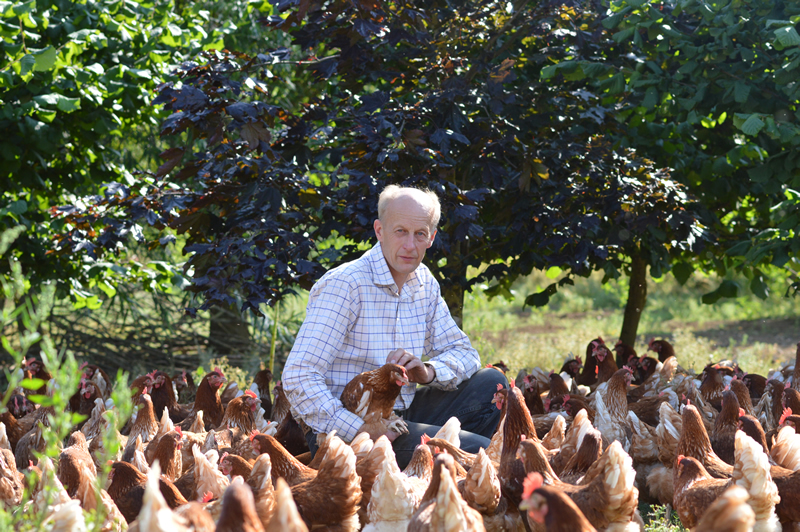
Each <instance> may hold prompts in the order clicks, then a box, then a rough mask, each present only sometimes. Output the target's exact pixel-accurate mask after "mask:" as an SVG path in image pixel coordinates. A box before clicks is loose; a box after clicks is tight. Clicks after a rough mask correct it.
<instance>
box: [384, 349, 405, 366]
mask: <svg viewBox="0 0 800 532" xmlns="http://www.w3.org/2000/svg"><path fill="white" fill-rule="evenodd" d="M405 352H406V350H405V349H402V348H401V349H395V350H394V351H390V352H389V356H388V357H386V363H387V364H399V362H398V360H400V358H401V357H402V356H403V353H405Z"/></svg>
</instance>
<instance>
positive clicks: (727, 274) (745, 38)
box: [547, 0, 800, 303]
mask: <svg viewBox="0 0 800 532" xmlns="http://www.w3.org/2000/svg"><path fill="white" fill-rule="evenodd" d="M611 8H612V10H611V14H610V16H608V17H607V18H605V20H603V21H602V24H603V27H604V28H607V29H609V30H611V31H613V32H614V34H613V40H614V42H615V43H616V48H615V49H614V50H613V53H612V52H611V50H609V52H608V53H606V54H604V55H603V56H602V61H599V60H596V59H581V58H570V59H569V60H568V61H563V62H560V63H558V64H557V65H554V67H553V68H551V69H550V70H549V71H548V72H547V74H549V75H552V76H553V77H552V79H553V81H557V80H559V79H561V78H562V76H563V77H565V78H569V79H586V80H589V81H590V82H591V86H592V90H593V91H595V92H597V93H598V94H599V95H601V96H602V98H603V102H604V105H605V106H607V107H612V106H614V107H616V108H617V109H619V111H617V112H616V113H615V120H617V121H618V122H619V124H620V126H621V127H618V128H614V129H613V130H611V131H610V133H611V134H613V138H614V139H615V141H616V142H617V143H618V145H620V146H624V147H632V148H635V149H636V150H637V152H638V153H640V154H642V155H644V156H646V157H648V158H650V159H652V160H653V161H655V163H656V165H657V166H666V167H670V168H673V172H672V173H673V176H674V178H675V179H676V180H677V181H679V182H681V183H684V184H685V185H687V186H688V187H689V191H690V192H691V193H693V194H694V195H696V196H697V197H698V198H699V200H700V202H701V204H702V206H703V207H704V212H703V213H702V217H703V219H704V220H706V223H707V224H708V225H709V226H710V228H711V229H712V230H713V232H714V233H715V234H717V235H718V237H719V247H718V248H717V249H716V251H715V253H714V255H713V256H712V258H709V257H706V256H703V257H695V258H694V259H693V260H691V261H682V262H681V263H680V265H681V268H680V275H678V276H677V277H678V278H679V280H682V279H686V278H687V275H686V274H687V273H688V272H690V271H691V270H692V269H694V268H700V269H703V270H706V271H717V272H718V273H719V274H720V275H721V276H722V277H723V282H722V284H721V285H720V287H719V288H718V289H716V290H715V291H713V292H711V293H709V294H706V295H705V296H704V298H703V300H704V302H707V303H713V302H714V301H716V300H718V299H719V298H720V297H735V296H736V295H738V294H739V293H740V290H739V286H738V285H737V283H736V282H734V280H733V279H732V278H731V274H732V273H733V272H735V271H739V272H742V273H744V274H745V275H746V276H747V278H748V279H749V280H750V283H749V285H750V289H751V291H752V292H753V293H754V294H756V295H757V296H758V297H760V298H766V297H767V296H768V288H767V284H766V282H765V275H766V274H765V272H764V271H763V267H764V266H765V265H775V266H778V267H784V268H787V269H788V271H789V272H790V276H791V278H793V279H794V281H795V282H794V284H793V285H792V286H793V288H794V290H795V291H796V290H797V289H798V288H800V283H798V280H800V277H798V275H797V268H798V262H797V261H798V256H800V255H799V254H800V241H799V240H798V239H797V235H796V227H797V226H798V222H800V204H798V198H799V197H800V195H798V192H797V190H798V189H800V167H799V166H798V165H799V164H800V159H798V157H797V150H796V147H797V145H798V143H800V127H799V126H798V124H797V118H800V114H798V113H799V112H800V109H798V101H799V100H798V87H797V85H796V83H795V79H796V75H795V74H796V73H795V69H796V68H797V67H798V65H800V36H798V33H797V30H796V28H795V25H796V24H797V22H798V20H799V19H800V6H798V5H797V4H795V3H791V2H777V3H776V2H768V1H765V0H763V1H761V0H759V1H755V2H718V3H711V4H709V3H707V2H701V1H696V0H681V1H678V2H672V1H668V2H641V1H638V0H621V1H618V2H613V3H612V5H611ZM792 264H794V267H793V268H792ZM787 293H788V292H787Z"/></svg>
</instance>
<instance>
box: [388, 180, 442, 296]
mask: <svg viewBox="0 0 800 532" xmlns="http://www.w3.org/2000/svg"><path fill="white" fill-rule="evenodd" d="M430 223H431V217H430V213H429V211H428V209H426V206H425V205H424V204H422V203H420V202H418V201H417V200H416V199H414V198H413V197H410V196H400V197H399V198H396V199H395V200H393V201H392V202H391V203H390V204H389V205H388V206H387V209H386V212H385V215H384V220H383V221H381V220H375V224H374V227H375V234H376V235H377V237H378V240H379V241H380V243H381V248H382V249H383V256H384V257H386V263H387V264H388V265H389V271H390V272H391V273H392V277H393V278H394V280H395V283H397V285H398V287H400V286H402V285H403V283H405V281H406V279H407V278H408V276H409V274H411V272H413V271H414V270H416V269H417V266H419V264H420V263H421V262H422V259H423V258H424V257H425V251H426V250H427V249H428V248H429V247H431V245H432V244H433V239H434V237H435V236H436V231H435V230H434V231H431V228H430Z"/></svg>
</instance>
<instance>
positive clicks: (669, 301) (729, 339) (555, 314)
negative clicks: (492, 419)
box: [464, 273, 800, 375]
mask: <svg viewBox="0 0 800 532" xmlns="http://www.w3.org/2000/svg"><path fill="white" fill-rule="evenodd" d="M601 278H602V277H601V276H600V275H593V276H591V277H590V278H588V279H585V280H584V279H579V280H578V281H577V282H576V285H575V286H572V287H566V288H564V289H562V290H560V291H559V292H558V293H557V294H556V295H555V296H553V298H551V300H550V303H549V304H548V306H547V307H546V308H530V307H527V308H524V305H523V303H524V299H525V296H526V295H528V294H530V293H533V292H535V291H538V290H541V289H542V288H544V287H545V286H547V285H548V284H549V283H550V282H552V280H551V279H548V278H546V277H545V275H544V274H541V273H539V274H535V275H532V276H530V277H528V278H525V279H523V280H522V281H520V282H518V283H517V285H516V286H515V287H514V294H515V296H516V298H515V299H514V300H512V301H507V300H505V299H502V298H495V299H491V300H490V299H488V298H487V297H486V296H485V295H484V294H483V292H482V290H481V289H480V288H478V289H476V290H475V291H474V292H473V293H470V294H467V295H466V298H465V302H464V331H465V332H466V333H467V334H468V335H469V337H470V339H471V340H472V342H473V344H474V345H475V347H476V348H477V349H478V351H479V352H480V353H481V358H482V359H483V361H484V362H487V363H489V362H496V361H499V360H503V361H504V362H506V363H507V364H508V365H509V367H510V368H512V370H513V371H514V372H515V373H516V371H517V370H518V369H520V368H523V367H525V368H530V367H533V366H540V367H543V368H547V369H558V368H559V367H560V366H561V364H562V363H563V361H564V359H565V358H567V357H568V356H569V355H570V354H571V353H572V354H575V355H579V356H584V353H585V349H586V344H587V343H588V342H589V341H590V340H591V339H593V338H596V337H597V336H602V337H603V338H604V339H605V340H606V342H607V343H614V342H616V339H617V335H618V334H619V331H620V329H621V327H622V311H623V308H624V303H625V298H626V297H627V279H625V278H623V279H622V280H621V281H622V282H610V283H607V284H605V285H603V284H602V283H601V282H600V281H601ZM715 283H716V281H715V280H709V279H708V278H706V277H701V276H695V277H693V278H692V279H691V280H690V281H689V282H688V283H687V284H686V285H685V286H680V285H679V284H678V283H677V282H676V281H675V280H674V279H672V278H671V277H666V278H665V279H664V280H662V281H661V282H658V283H656V282H653V281H652V280H651V281H650V282H649V286H648V288H649V294H648V300H647V307H646V308H645V312H644V313H643V315H642V320H641V322H640V324H639V336H638V337H637V342H636V346H635V347H636V348H637V351H638V353H639V355H643V354H645V352H646V350H647V347H646V346H647V341H648V340H649V339H650V338H652V337H665V338H668V339H669V340H670V341H671V342H672V343H673V345H674V346H675V349H676V353H677V355H678V360H679V362H680V364H681V365H682V366H683V367H685V368H686V369H693V370H695V371H700V370H702V368H703V366H704V365H705V364H707V363H709V362H717V361H719V360H723V359H731V360H735V361H737V362H739V364H740V365H741V366H742V367H743V368H744V369H745V370H746V371H749V372H755V373H761V374H763V375H766V373H767V371H768V370H769V369H770V368H774V367H777V366H778V365H779V364H780V363H781V362H783V361H785V360H789V359H793V358H794V348H793V347H790V346H793V345H794V343H796V342H797V340H798V338H796V336H797V335H798V332H797V331H800V298H786V297H779V296H776V295H775V294H782V293H783V292H782V290H783V289H782V287H781V286H780V285H777V286H775V287H773V295H772V296H771V297H770V298H769V299H768V300H766V301H761V300H759V299H757V298H755V297H754V296H752V295H749V296H743V297H740V298H736V299H732V300H723V301H720V302H719V303H718V304H715V305H703V304H702V303H701V301H700V297H701V295H702V294H703V293H706V292H708V291H710V290H711V289H713V287H714V286H715ZM779 319H780V320H782V321H781V323H779V324H777V325H775V324H771V323H770V322H769V321H768V320H779ZM784 321H785V322H786V323H783V322H784ZM762 323H763V324H764V327H765V329H764V330H763V331H761V333H762V334H759V338H753V337H751V336H749V335H748V333H747V331H749V330H759V327H760V325H761V324H762ZM781 325H783V326H781ZM768 327H773V328H775V330H774V331H770V330H769V328H768ZM739 331H741V332H739Z"/></svg>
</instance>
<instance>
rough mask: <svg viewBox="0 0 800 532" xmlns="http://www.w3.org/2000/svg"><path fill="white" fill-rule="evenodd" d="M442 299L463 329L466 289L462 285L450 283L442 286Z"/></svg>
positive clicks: (454, 319)
mask: <svg viewBox="0 0 800 532" xmlns="http://www.w3.org/2000/svg"><path fill="white" fill-rule="evenodd" d="M442 298H443V299H444V302H445V303H447V306H448V307H449V308H450V315H451V316H453V321H455V322H456V325H458V326H459V328H461V327H462V325H461V323H462V322H463V315H464V288H463V287H462V286H461V283H448V284H447V285H445V286H442Z"/></svg>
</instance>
